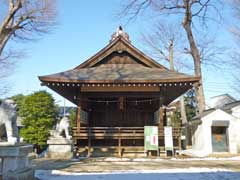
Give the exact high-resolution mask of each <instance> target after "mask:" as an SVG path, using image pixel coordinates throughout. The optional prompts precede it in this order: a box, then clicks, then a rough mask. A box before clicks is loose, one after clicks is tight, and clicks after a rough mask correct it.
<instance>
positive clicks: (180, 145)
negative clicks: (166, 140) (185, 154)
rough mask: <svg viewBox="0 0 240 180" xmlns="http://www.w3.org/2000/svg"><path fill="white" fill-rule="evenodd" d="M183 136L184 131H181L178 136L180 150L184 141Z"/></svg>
mask: <svg viewBox="0 0 240 180" xmlns="http://www.w3.org/2000/svg"><path fill="white" fill-rule="evenodd" d="M181 136H182V130H181V129H180V130H179V134H178V149H179V150H182V140H181Z"/></svg>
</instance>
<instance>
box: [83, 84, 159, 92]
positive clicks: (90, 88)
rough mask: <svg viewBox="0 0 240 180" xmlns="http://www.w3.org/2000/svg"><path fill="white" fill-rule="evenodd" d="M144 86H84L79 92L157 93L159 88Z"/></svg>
mask: <svg viewBox="0 0 240 180" xmlns="http://www.w3.org/2000/svg"><path fill="white" fill-rule="evenodd" d="M144 85H145V86H141V87H138V86H137V85H136V86H133V85H126V86H120V87H119V86H110V87H109V86H107V85H106V86H104V87H103V86H99V87H98V86H84V87H82V88H81V92H159V91H160V87H158V86H153V85H151V86H148V85H147V84H144Z"/></svg>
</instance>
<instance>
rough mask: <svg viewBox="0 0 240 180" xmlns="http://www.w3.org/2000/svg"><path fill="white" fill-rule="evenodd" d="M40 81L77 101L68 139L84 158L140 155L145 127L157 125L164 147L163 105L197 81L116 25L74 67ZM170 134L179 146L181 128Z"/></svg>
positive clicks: (162, 147)
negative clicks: (155, 57)
mask: <svg viewBox="0 0 240 180" xmlns="http://www.w3.org/2000/svg"><path fill="white" fill-rule="evenodd" d="M39 79H40V80H41V81H42V84H43V85H45V86H47V87H49V88H50V89H52V90H54V91H55V92H57V93H58V94H60V95H62V96H63V97H65V98H66V99H68V100H70V101H71V102H73V103H74V104H76V105H77V120H76V122H77V123H76V127H74V128H73V130H72V132H73V139H74V142H75V145H76V146H77V147H78V149H79V152H80V153H81V154H80V155H88V156H90V155H95V156H96V155H107V156H108V155H119V156H124V155H126V154H128V153H134V154H138V153H142V152H143V147H144V132H143V131H144V126H147V125H154V126H158V129H159V148H160V149H161V151H164V138H163V137H164V134H163V127H164V126H165V125H166V113H165V109H164V106H167V105H168V104H169V103H170V102H172V101H173V100H174V99H176V98H177V97H179V96H180V95H182V94H183V93H184V92H186V91H187V90H189V89H191V88H192V87H193V85H194V84H195V83H197V82H198V81H199V78H198V77H194V76H189V75H186V74H182V73H178V72H176V71H171V70H168V69H167V68H166V67H164V66H162V65H161V64H159V63H157V62H156V61H154V60H153V59H151V58H150V57H148V56H147V55H145V54H144V53H142V52H141V51H140V50H138V49H137V48H136V47H134V46H133V45H132V44H131V41H130V40H129V36H128V34H127V33H126V32H124V31H123V30H122V29H121V28H119V29H118V30H117V32H115V33H114V34H113V35H112V38H111V40H110V42H109V44H108V45H107V46H106V47H104V48H103V49H102V50H100V51H99V52H98V53H97V54H95V55H94V56H92V57H91V58H89V59H88V60H86V61H85V62H83V63H82V64H80V65H79V66H77V67H76V68H74V69H71V70H68V71H64V72H60V73H57V74H52V75H47V76H40V77H39ZM173 137H174V145H175V148H176V149H179V148H181V129H180V128H173Z"/></svg>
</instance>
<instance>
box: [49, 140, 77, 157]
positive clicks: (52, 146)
mask: <svg viewBox="0 0 240 180" xmlns="http://www.w3.org/2000/svg"><path fill="white" fill-rule="evenodd" d="M47 144H48V150H47V153H46V157H48V158H53V159H71V158H72V157H73V153H72V140H69V139H66V138H63V137H51V138H50V139H49V140H48V141H47Z"/></svg>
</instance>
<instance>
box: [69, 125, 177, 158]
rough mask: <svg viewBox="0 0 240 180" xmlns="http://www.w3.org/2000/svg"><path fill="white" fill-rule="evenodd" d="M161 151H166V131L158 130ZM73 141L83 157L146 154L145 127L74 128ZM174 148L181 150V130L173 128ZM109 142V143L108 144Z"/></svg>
mask: <svg viewBox="0 0 240 180" xmlns="http://www.w3.org/2000/svg"><path fill="white" fill-rule="evenodd" d="M158 136H159V150H160V152H162V151H164V129H163V128H159V129H158ZM73 139H74V141H75V145H76V146H77V148H78V151H79V153H81V155H86V156H100V155H101V154H102V156H111V155H113V156H115V155H116V156H121V157H122V156H125V155H127V154H136V155H138V154H144V153H145V152H144V127H81V128H80V129H77V128H76V127H74V128H73ZM173 140H174V146H175V147H174V148H175V149H181V128H173ZM106 142H107V143H106Z"/></svg>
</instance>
